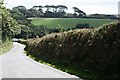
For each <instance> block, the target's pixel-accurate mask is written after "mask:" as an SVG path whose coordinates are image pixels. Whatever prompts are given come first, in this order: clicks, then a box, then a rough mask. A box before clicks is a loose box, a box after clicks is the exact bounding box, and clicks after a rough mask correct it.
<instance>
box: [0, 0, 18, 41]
mask: <svg viewBox="0 0 120 80" xmlns="http://www.w3.org/2000/svg"><path fill="white" fill-rule="evenodd" d="M0 12H1V14H2V40H3V41H5V40H6V39H11V38H12V37H13V36H14V35H16V34H19V33H20V27H19V26H18V24H17V22H16V20H14V19H13V18H12V17H11V15H10V12H9V11H8V10H7V9H6V8H5V7H4V3H3V1H2V2H1V3H0Z"/></svg>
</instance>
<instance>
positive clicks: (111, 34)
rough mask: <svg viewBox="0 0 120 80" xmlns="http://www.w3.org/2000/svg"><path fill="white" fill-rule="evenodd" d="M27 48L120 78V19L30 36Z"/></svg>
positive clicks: (53, 59)
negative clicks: (100, 24)
mask: <svg viewBox="0 0 120 80" xmlns="http://www.w3.org/2000/svg"><path fill="white" fill-rule="evenodd" d="M25 50H26V51H27V52H28V55H29V54H31V55H33V56H34V57H36V58H39V59H42V60H45V61H49V62H53V63H59V64H63V65H65V66H69V65H76V66H79V67H80V68H83V69H85V70H89V71H92V72H94V73H96V74H98V75H99V76H100V77H101V78H120V77H119V76H120V24H119V23H117V22H116V23H110V24H105V25H103V26H101V27H99V28H96V29H77V30H71V31H68V32H62V33H56V34H50V35H47V36H44V37H42V38H36V39H30V40H28V41H27V42H26V48H25Z"/></svg>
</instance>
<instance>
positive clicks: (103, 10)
mask: <svg viewBox="0 0 120 80" xmlns="http://www.w3.org/2000/svg"><path fill="white" fill-rule="evenodd" d="M118 1H120V0H5V3H6V6H7V8H10V9H11V8H12V7H15V6H19V5H23V6H25V7H26V8H31V7H32V6H34V5H43V6H45V5H65V6H67V7H68V10H67V12H70V13H73V12H74V11H73V9H72V7H78V8H79V9H81V10H83V11H84V12H86V13H87V14H93V13H100V14H117V13H118Z"/></svg>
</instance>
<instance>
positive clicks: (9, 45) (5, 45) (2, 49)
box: [0, 41, 13, 55]
mask: <svg viewBox="0 0 120 80" xmlns="http://www.w3.org/2000/svg"><path fill="white" fill-rule="evenodd" d="M12 47H13V43H12V41H6V42H4V43H2V44H1V46H0V55H1V54H3V53H5V52H7V51H9V50H10V49H11V48H12Z"/></svg>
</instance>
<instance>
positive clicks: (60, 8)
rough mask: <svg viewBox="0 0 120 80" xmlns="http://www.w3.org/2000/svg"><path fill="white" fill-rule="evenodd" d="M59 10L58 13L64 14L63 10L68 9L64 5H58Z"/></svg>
mask: <svg viewBox="0 0 120 80" xmlns="http://www.w3.org/2000/svg"><path fill="white" fill-rule="evenodd" d="M57 7H58V8H59V12H65V9H66V10H67V9H68V8H67V7H66V6H64V5H58V6H57Z"/></svg>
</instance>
